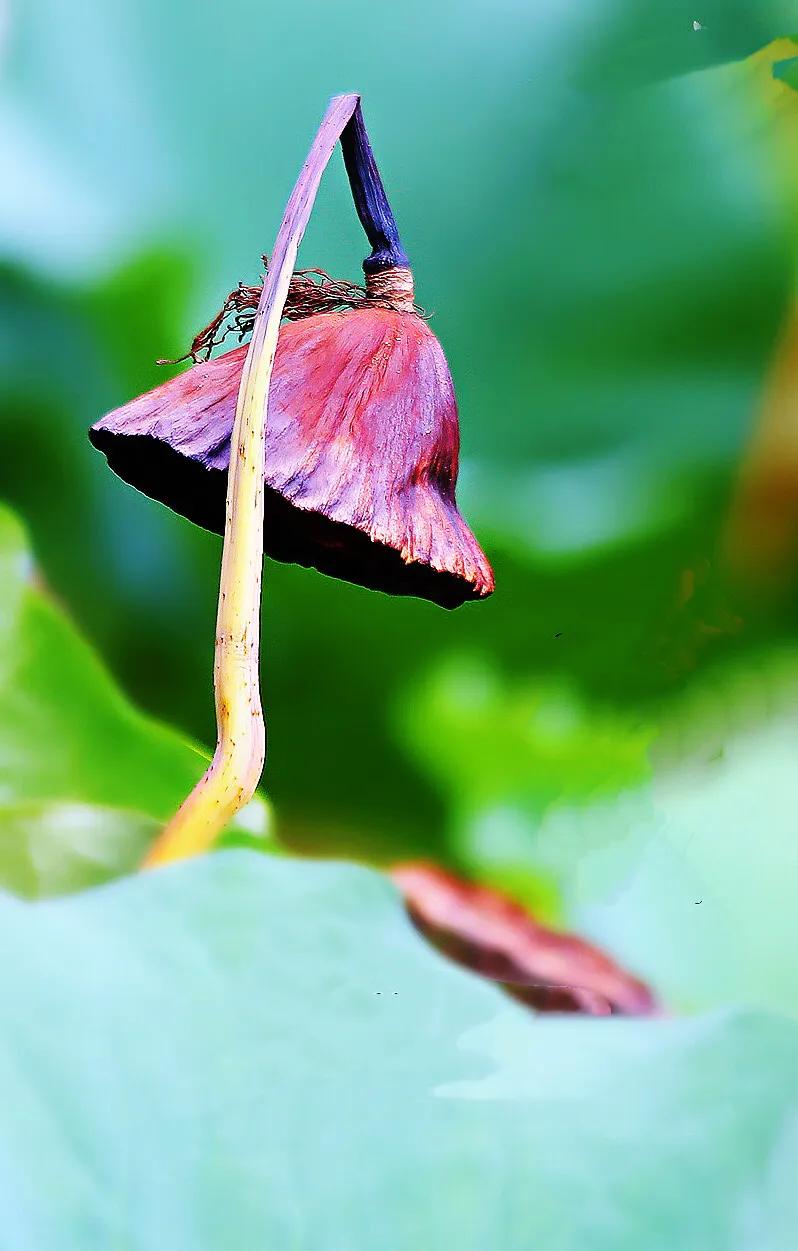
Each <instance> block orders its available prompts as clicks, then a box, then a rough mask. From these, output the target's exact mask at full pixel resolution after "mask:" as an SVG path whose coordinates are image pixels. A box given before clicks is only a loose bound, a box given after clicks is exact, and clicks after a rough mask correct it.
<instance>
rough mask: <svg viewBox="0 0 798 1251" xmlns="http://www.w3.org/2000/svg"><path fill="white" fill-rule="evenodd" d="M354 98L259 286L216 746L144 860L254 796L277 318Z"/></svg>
mask: <svg viewBox="0 0 798 1251" xmlns="http://www.w3.org/2000/svg"><path fill="white" fill-rule="evenodd" d="M358 102H359V96H357V95H343V96H336V97H335V98H334V99H333V100H331V102H330V104H329V107H328V109H327V112H326V113H325V115H324V118H323V120H322V123H321V125H320V127H319V129H318V131H317V133H316V137H315V139H314V141H313V145H312V147H311V149H310V152H309V153H308V156H307V159H306V161H305V164H304V165H303V167H302V172H301V173H300V175H299V178H298V179H297V182H296V185H295V186H294V189H293V191H292V192H291V197H290V199H289V201H288V204H287V205H286V209H285V214H284V216H283V220H282V224H281V226H280V230H279V233H278V235H277V240H276V242H275V245H274V250H273V252H272V255H271V260H270V263H269V270H268V274H267V277H266V281H265V283H264V286H263V291H262V292H261V296H260V301H259V303H258V309H257V313H256V314H255V324H254V327H253V332H252V339H251V341H250V345H249V351H248V352H247V357H246V362H245V364H244V372H243V375H242V378H241V386H240V389H239V392H238V402H237V405H236V416H235V424H234V426H233V435H232V443H231V456H230V469H229V476H228V484H227V509H226V515H225V529H224V547H223V551H222V572H221V580H220V586H219V609H218V615H217V619H216V653H215V664H214V689H215V693H216V725H217V743H216V751H215V753H214V756H213V760H212V761H211V764H210V765H209V767H208V770H207V772H206V773H205V775H204V777H203V778H202V779H201V780H200V781H199V782H198V783H197V785H196V786H195V788H194V790H193V791H192V792H191V794H190V795H189V796H188V798H187V799H185V800H184V802H183V803H182V805H181V806H180V808H179V809H178V811H177V812H176V813H175V815H174V817H172V819H171V821H170V822H169V823H168V825H167V826H166V827H165V829H164V830H163V832H162V833H161V835H160V837H159V838H158V839H157V840H156V842H155V843H154V844H153V846H152V848H151V849H150V851H149V854H148V855H147V857H146V859H145V861H144V865H145V866H146V867H153V866H155V865H159V864H165V863H167V862H168V861H171V860H181V859H183V858H184V857H187V856H193V855H198V854H199V853H201V852H203V851H206V850H207V849H208V848H209V847H211V846H212V845H213V843H214V842H215V840H216V838H217V837H218V835H219V834H220V833H221V831H222V830H223V828H224V827H225V825H227V823H228V822H229V821H230V819H231V818H232V817H233V816H235V814H236V813H237V812H238V811H239V810H240V809H241V808H242V807H243V806H244V804H246V803H248V802H249V800H250V799H251V798H252V796H253V794H254V792H255V788H256V786H257V785H258V782H259V781H260V776H261V773H262V771H263V762H264V759H265V755H266V730H265V726H264V722H263V712H262V708H261V699H260V679H259V643H260V598H261V597H260V590H261V570H262V566H263V474H264V431H265V427H266V412H267V401H268V394H269V382H270V380H271V373H272V366H273V364H274V356H275V352H276V350H277V336H278V334H279V330H280V319H281V317H282V312H283V306H284V304H285V301H286V297H287V295H288V286H289V283H290V281H291V275H292V274H293V272H294V266H295V263H296V259H297V251H298V249H299V244H300V241H301V239H302V236H303V234H304V232H305V227H306V226H307V223H308V220H309V218H310V213H311V209H312V207H313V202H314V200H315V198H316V193H317V191H318V189H319V183H320V181H321V176H322V173H323V172H324V169H325V166H326V165H327V162H328V161H329V159H330V156H331V155H332V152H333V149H334V148H335V145H336V143H337V142H338V139H339V138H340V135H341V132H342V131H343V129H344V127H345V126H346V124H347V122H348V121H349V119H350V118H351V117H352V114H353V113H354V111H355V109H356V108H357V105H358Z"/></svg>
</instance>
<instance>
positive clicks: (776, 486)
mask: <svg viewBox="0 0 798 1251" xmlns="http://www.w3.org/2000/svg"><path fill="white" fill-rule="evenodd" d="M724 548H725V557H726V560H727V563H728V567H729V569H730V572H731V573H732V574H733V575H735V576H736V577H737V578H738V579H742V580H744V581H745V582H748V583H754V584H756V585H758V586H759V587H760V588H764V587H767V586H768V585H770V586H771V587H772V588H773V589H774V590H778V588H779V587H780V586H783V585H784V579H785V577H787V576H788V574H789V570H790V568H791V567H792V566H793V565H794V562H795V560H796V557H797V556H798V297H796V299H795V300H794V302H793V307H792V309H791V311H790V314H789V316H788V318H787V321H786V323H785V325H784V328H783V330H782V333H781V337H780V340H779V342H778V344H777V346H776V350H775V353H774V356H773V360H772V362H771V365H770V369H769V371H768V375H767V377H766V379H765V384H764V388H763V391H762V396H761V399H760V401H759V411H758V413H757V416H756V423H755V428H754V432H753V434H752V437H751V441H750V444H749V447H748V449H747V451H746V454H745V458H744V461H743V465H742V469H741V473H740V479H739V483H738V486H737V490H736V493H735V496H734V500H733V502H732V507H731V512H730V516H729V520H728V524H727V528H726V533H725V536H724Z"/></svg>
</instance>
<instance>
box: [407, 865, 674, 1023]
mask: <svg viewBox="0 0 798 1251" xmlns="http://www.w3.org/2000/svg"><path fill="white" fill-rule="evenodd" d="M392 877H393V879H394V881H395V882H396V884H397V886H398V887H399V889H400V890H401V892H402V894H403V895H404V898H405V903H406V905H407V909H408V912H409V913H410V916H411V917H412V919H413V921H414V922H415V923H416V925H418V927H419V929H420V930H421V931H422V932H423V933H424V934H425V935H426V936H427V937H428V938H429V939H430V941H431V942H433V943H434V944H435V946H436V947H439V948H440V949H441V950H442V951H443V952H445V954H446V955H448V956H450V957H451V958H452V959H453V960H455V961H456V962H457V963H458V964H463V965H465V966H466V967H467V968H469V969H473V970H474V972H476V973H480V974H482V976H483V977H488V978H491V979H492V980H494V981H498V982H502V983H503V984H504V985H505V986H506V987H507V989H508V990H509V991H510V992H511V993H512V994H513V995H514V996H515V997H516V998H518V999H521V1000H523V1001H524V1002H525V1003H528V1004H530V1005H531V1006H532V1007H534V1008H536V1009H537V1010H538V1011H539V1012H580V1013H584V1014H586V1015H589V1016H606V1015H609V1014H610V1013H619V1014H624V1015H628V1016H648V1015H651V1014H653V1013H655V1012H657V1011H658V1005H657V1001H656V998H655V996H654V995H653V993H652V992H651V990H649V988H648V987H647V986H646V985H645V983H644V982H641V981H640V980H639V979H638V978H636V977H633V976H632V975H631V974H630V973H627V972H626V970H625V969H622V968H621V967H620V965H618V964H616V963H615V961H614V960H612V959H611V958H610V957H609V956H608V955H606V954H605V953H604V952H603V951H600V950H599V949H598V948H597V947H594V946H592V945H591V944H590V943H588V942H585V940H584V939H582V938H577V937H576V936H575V935H573V934H564V933H560V932H558V931H556V930H551V929H548V928H547V927H546V926H544V925H540V924H539V923H538V922H537V921H535V920H533V919H532V917H531V916H530V915H529V914H528V913H527V912H526V911H525V910H524V909H523V908H522V907H520V905H519V904H517V903H515V902H513V901H512V900H510V899H508V898H507V897H506V896H504V895H501V894H500V893H499V892H498V891H495V890H492V889H489V888H488V887H485V886H476V885H474V884H473V883H471V882H465V881H463V880H462V879H460V878H457V877H455V876H454V875H453V874H451V873H448V872H446V871H445V870H443V869H440V868H438V867H437V866H435V865H429V864H423V863H412V864H403V865H397V866H396V867H395V868H394V869H393V870H392Z"/></svg>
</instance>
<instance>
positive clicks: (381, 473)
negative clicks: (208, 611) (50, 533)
mask: <svg viewBox="0 0 798 1251" xmlns="http://www.w3.org/2000/svg"><path fill="white" fill-rule="evenodd" d="M342 143H343V146H344V157H345V160H346V162H347V169H348V172H349V176H350V182H351V184H352V190H353V194H354V197H355V203H356V207H357V210H358V214H359V215H360V218H361V221H362V222H363V224H364V227H365V228H366V233H367V234H368V236H369V239H370V241H371V242H372V244H373V245H374V251H373V252H372V255H371V257H369V258H368V259H367V261H366V262H364V269H365V271H366V276H367V286H366V292H365V294H364V295H363V294H361V295H360V296H359V298H358V299H357V300H355V301H352V302H351V304H352V306H350V307H344V308H340V307H339V308H338V309H337V311H324V312H315V313H312V314H311V315H309V316H306V315H304V314H305V313H306V312H307V311H308V307H309V308H313V307H317V306H321V307H328V306H329V299H327V302H326V303H325V289H324V288H323V287H321V288H320V287H315V288H313V287H312V288H311V291H310V296H308V288H307V286H306V287H305V288H304V291H305V298H306V307H305V308H303V309H301V310H300V314H295V315H300V316H301V319H300V320H296V321H290V322H286V323H284V325H283V326H282V328H281V331H280V338H279V343H278V348H277V356H276V360H275V364H274V371H273V373H272V381H271V389H270V392H269V410H268V415H267V422H266V448H265V452H266V473H265V482H266V499H265V522H264V550H265V551H266V552H267V553H268V554H269V555H270V556H273V557H275V558H276V559H278V560H284V561H293V562H296V563H298V564H301V565H308V566H312V567H314V568H316V569H319V570H320V571H321V572H323V573H327V574H332V575H333V576H335V577H340V578H345V579H347V580H348V581H350V582H355V583H358V584H360V585H363V586H367V587H373V588H375V589H378V590H382V591H389V592H391V593H393V594H403V595H417V596H421V597H423V598H426V599H430V600H433V601H435V602H436V603H439V604H442V605H444V606H445V607H449V608H453V607H456V606H457V605H459V604H461V603H463V602H464V601H465V600H468V599H480V598H483V597H484V596H486V595H489V594H490V593H491V591H492V590H493V574H492V571H491V568H490V566H489V564H488V562H487V560H486V558H485V556H484V555H483V553H482V551H481V550H480V547H479V545H478V543H477V541H476V539H475V538H474V536H473V534H472V533H471V531H470V530H469V528H468V526H467V525H466V523H465V522H464V520H463V518H462V517H461V516H460V513H459V512H458V510H457V504H456V502H455V484H456V481H457V465H458V454H459V442H460V435H459V426H458V417H457V405H456V402H455V396H454V388H453V385H452V379H451V375H450V373H449V368H448V366H447V363H446V358H445V357H444V354H443V350H442V348H441V346H440V344H439V343H438V340H437V339H436V338H435V335H434V334H433V333H432V331H431V330H430V329H429V326H428V325H427V323H426V321H425V320H424V319H423V318H422V317H421V316H419V315H418V313H417V311H416V309H415V305H414V303H413V280H412V274H411V272H410V269H409V266H408V263H407V258H406V256H405V254H404V252H403V250H402V248H401V244H400V242H399V238H398V233H397V231H396V224H395V222H394V220H393V215H392V214H391V212H390V208H389V207H388V205H387V200H386V198H385V195H384V191H383V188H382V184H381V182H380V180H379V175H378V173H377V171H376V165H374V161H373V155H372V154H371V149H370V147H369V145H368V140H367V138H366V136H365V129H364V128H363V126H362V117H361V116H360V113H359V110H358V112H357V113H356V115H355V117H354V118H353V121H352V126H351V128H348V129H347V131H345V132H344V136H343V137H342ZM314 290H315V293H316V294H315V295H314V294H313V292H314ZM358 291H359V289H358ZM308 299H309V300H310V303H309V305H308V303H307V301H308ZM314 300H315V301H316V303H315V304H314V303H313V301H314ZM341 302H343V303H347V301H340V302H339V303H341ZM289 315H290V313H289ZM213 326H218V319H217V322H216V323H213ZM211 341H212V336H211ZM245 354H246V348H245V347H241V348H237V349H235V350H234V351H232V352H227V353H225V354H224V355H222V356H219V357H217V358H216V359H214V360H208V361H204V362H202V363H200V364H196V365H194V366H193V367H192V368H190V369H188V370H186V371H185V372H184V373H183V374H181V375H179V376H178V377H176V378H174V379H172V380H171V381H169V382H166V383H164V384H163V385H162V386H159V387H156V388H155V389H154V390H153V391H150V392H148V393H147V394H146V395H142V396H140V397H139V398H138V399H135V400H133V401H131V403H129V404H125V405H124V406H123V407H121V408H118V409H116V410H114V411H113V412H111V413H109V414H108V415H107V416H105V417H104V418H103V419H102V420H101V421H99V422H98V423H97V424H96V425H95V426H93V427H92V429H91V431H90V438H91V441H92V443H93V444H94V446H95V447H97V448H99V449H100V450H101V451H102V452H104V453H105V456H106V457H107V459H108V463H109V465H110V466H111V468H112V469H113V470H114V471H115V472H116V473H117V474H119V476H120V477H121V478H124V479H125V481H127V482H130V483H131V484H132V485H133V486H135V487H137V488H138V489H139V490H141V491H143V492H144V493H145V494H147V495H149V496H151V497H152V498H153V499H157V500H160V501H161V502H162V503H164V504H167V505H169V507H171V508H173V509H175V510H176V511H177V512H179V513H182V514H183V515H184V516H186V517H188V518H190V519H191V520H192V521H194V522H196V523H197V524H199V525H201V526H205V527H206V528H207V529H209V530H215V531H218V532H219V533H222V532H223V531H224V515H225V493H226V484H227V468H228V464H229V459H230V439H231V433H232V429H233V420H234V416H235V407H236V397H237V393H238V387H239V382H240V378H241V372H242V369H243V363H244V357H245Z"/></svg>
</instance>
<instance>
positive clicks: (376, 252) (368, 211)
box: [341, 104, 410, 274]
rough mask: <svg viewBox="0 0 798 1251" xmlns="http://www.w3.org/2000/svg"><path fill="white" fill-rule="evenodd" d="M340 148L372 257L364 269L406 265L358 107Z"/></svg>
mask: <svg viewBox="0 0 798 1251" xmlns="http://www.w3.org/2000/svg"><path fill="white" fill-rule="evenodd" d="M341 148H342V149H343V154H344V164H345V165H346V172H347V174H348V175H349V185H350V187H351V188H352V198H353V200H354V201H355V208H356V209H357V215H358V217H359V218H360V221H361V224H362V226H363V229H364V230H365V232H366V236H367V238H368V241H369V243H370V244H371V256H367V257H366V259H365V261H364V262H363V269H364V270H365V271H366V273H367V274H373V273H376V272H378V271H379V270H381V269H393V268H394V266H396V265H409V263H410V262H409V261H408V259H407V254H406V252H405V250H404V248H403V247H402V241H401V239H400V238H399V228H398V226H397V225H396V219H395V217H394V215H393V213H392V212H391V206H390V204H389V203H388V197H387V195H386V194H385V188H384V187H383V185H382V179H381V178H380V171H379V170H378V169H377V162H376V161H375V160H374V153H373V152H372V150H371V144H370V143H369V137H368V133H367V131H366V125H365V122H364V121H363V112H362V110H361V108H360V105H359V104H358V106H357V108H356V109H355V111H354V113H353V114H352V117H351V118H350V120H349V121H348V122H347V124H346V127H345V128H344V132H343V134H342V135H341Z"/></svg>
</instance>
